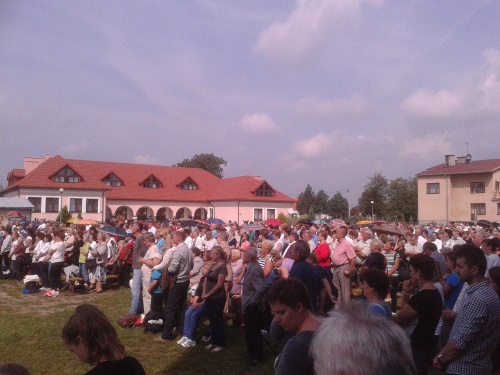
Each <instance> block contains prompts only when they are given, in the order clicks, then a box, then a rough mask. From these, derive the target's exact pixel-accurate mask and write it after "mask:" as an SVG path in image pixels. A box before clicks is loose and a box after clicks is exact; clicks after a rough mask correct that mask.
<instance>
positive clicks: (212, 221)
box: [207, 217, 224, 224]
mask: <svg viewBox="0 0 500 375" xmlns="http://www.w3.org/2000/svg"><path fill="white" fill-rule="evenodd" d="M207 222H208V224H224V222H223V221H222V220H221V219H216V218H215V217H211V218H210V219H208V220H207Z"/></svg>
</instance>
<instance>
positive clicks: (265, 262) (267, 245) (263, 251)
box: [257, 240, 274, 278]
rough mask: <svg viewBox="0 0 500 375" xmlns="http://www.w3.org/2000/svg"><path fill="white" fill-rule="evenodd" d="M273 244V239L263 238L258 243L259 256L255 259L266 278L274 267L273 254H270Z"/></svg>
mask: <svg viewBox="0 0 500 375" xmlns="http://www.w3.org/2000/svg"><path fill="white" fill-rule="evenodd" d="M273 246H274V243H273V241H270V240H264V241H262V243H261V245H260V254H259V258H258V259H257V262H258V263H259V265H260V266H261V267H262V269H263V270H264V277H266V278H267V277H268V276H269V274H270V273H271V271H272V269H273V267H274V264H273V255H272V254H271V251H272V249H273Z"/></svg>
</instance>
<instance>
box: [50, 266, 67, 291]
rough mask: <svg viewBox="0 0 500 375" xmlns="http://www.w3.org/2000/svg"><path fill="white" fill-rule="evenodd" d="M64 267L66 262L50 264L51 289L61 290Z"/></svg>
mask: <svg viewBox="0 0 500 375" xmlns="http://www.w3.org/2000/svg"><path fill="white" fill-rule="evenodd" d="M63 267H64V262H57V263H51V264H50V270H49V287H50V289H60V288H61V287H62V282H61V272H62V269H63Z"/></svg>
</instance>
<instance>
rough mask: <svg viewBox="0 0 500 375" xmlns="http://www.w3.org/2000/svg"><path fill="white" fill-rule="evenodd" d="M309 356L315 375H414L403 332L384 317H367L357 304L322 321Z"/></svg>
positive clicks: (411, 357) (408, 344)
mask: <svg viewBox="0 0 500 375" xmlns="http://www.w3.org/2000/svg"><path fill="white" fill-rule="evenodd" d="M339 332H341V334H339ZM359 332H363V334H362V335H360V334H359ZM309 353H310V355H311V357H312V358H313V362H314V371H315V374H316V375H347V374H348V375H414V374H416V373H417V370H416V367H415V363H414V361H413V355H412V350H411V346H410V340H409V339H408V337H407V336H406V334H405V332H404V331H403V329H402V328H401V327H399V326H398V325H397V324H395V323H394V322H392V321H391V320H389V319H387V318H386V317H383V316H379V315H375V314H371V313H370V312H369V310H368V309H367V308H366V305H365V304H363V303H358V302H353V303H351V304H350V305H349V306H347V307H344V308H342V309H335V310H333V311H332V312H331V313H330V317H328V318H326V319H324V320H323V323H322V324H321V327H320V328H319V330H318V331H317V332H316V334H315V336H314V339H313V341H312V343H311V347H310V350H309ZM361 353H362V354H361Z"/></svg>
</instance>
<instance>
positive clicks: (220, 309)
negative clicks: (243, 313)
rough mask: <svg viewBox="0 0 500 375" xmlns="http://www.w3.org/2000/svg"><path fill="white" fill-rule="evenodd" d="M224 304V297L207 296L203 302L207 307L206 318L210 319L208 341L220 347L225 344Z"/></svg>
mask: <svg viewBox="0 0 500 375" xmlns="http://www.w3.org/2000/svg"><path fill="white" fill-rule="evenodd" d="M225 304H226V297H219V298H209V299H208V300H207V301H206V302H205V306H206V307H207V314H208V320H210V330H211V331H212V336H211V337H210V343H211V344H213V345H217V346H222V347H224V346H226V337H225V334H224V305H225ZM245 324H246V323H245Z"/></svg>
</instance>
